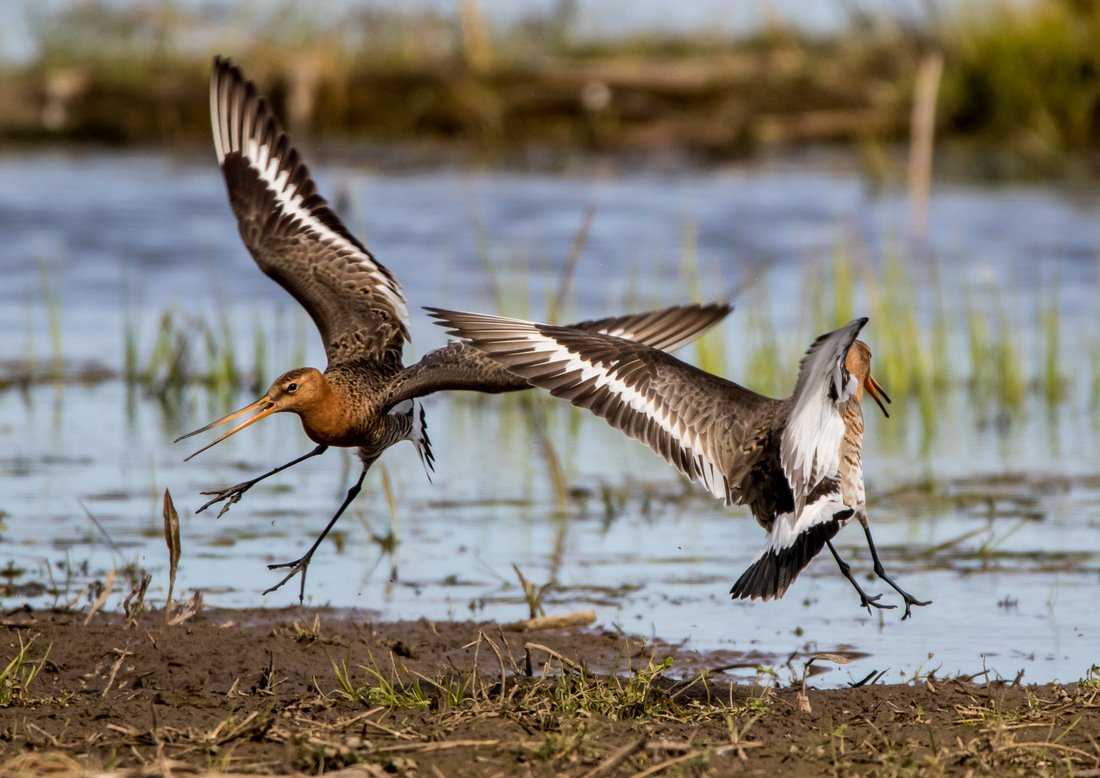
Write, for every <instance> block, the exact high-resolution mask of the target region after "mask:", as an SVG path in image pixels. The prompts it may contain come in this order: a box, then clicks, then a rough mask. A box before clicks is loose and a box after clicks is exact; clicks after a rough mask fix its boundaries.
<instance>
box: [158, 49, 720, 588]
mask: <svg viewBox="0 0 1100 778" xmlns="http://www.w3.org/2000/svg"><path fill="white" fill-rule="evenodd" d="M210 112H211V119H212V123H213V126H214V147H215V149H216V151H217V154H218V162H219V163H220V165H221V169H222V173H223V174H224V175H225V183H226V187H227V188H228V190H229V202H230V205H231V206H232V208H233V213H234V214H235V215H236V217H237V222H238V224H239V226H240V231H241V237H242V238H243V240H244V243H245V245H246V246H247V247H248V250H249V252H251V254H252V257H253V259H255V260H256V264H258V265H259V266H260V269H261V270H263V271H264V272H265V273H267V275H269V276H271V277H272V278H273V279H275V280H276V281H278V282H279V284H281V285H282V286H283V288H285V289H286V290H287V291H288V292H290V294H291V295H293V296H294V298H295V299H296V300H297V301H298V302H299V303H301V304H302V306H303V307H304V308H305V309H306V311H307V312H308V313H309V315H310V316H311V317H312V318H313V321H314V323H315V324H316V325H317V329H318V330H319V331H320V333H321V339H322V340H323V342H324V346H325V354H326V356H327V357H328V367H327V369H326V370H325V371H324V373H322V372H321V371H319V370H316V369H314V368H311V367H303V368H297V369H295V370H291V371H289V372H287V373H284V374H283V375H281V376H279V378H277V379H276V380H275V382H274V383H273V384H271V388H270V389H268V390H267V393H266V394H265V395H264V396H263V397H261V398H260V399H259V400H257V401H256V402H254V403H252V404H250V405H248V406H246V407H244V408H242V409H241V410H239V411H237V412H236V413H231V414H230V415H228V416H226V417H225V418H223V419H219V420H218V421H215V422H213V423H212V424H207V425H206V426H205V427H202V428H201V429H198V430H195V431H194V432H191V433H188V434H187V435H184V436H182V437H180V438H178V439H177V442H178V441H179V440H183V439H184V438H189V437H191V436H192V435H197V434H198V433H200V432H205V431H206V430H209V429H211V428H213V427H216V426H218V425H219V424H224V423H226V422H228V421H232V420H233V419H236V418H238V417H240V416H244V415H246V414H248V413H253V412H254V415H253V416H250V417H249V418H248V419H246V420H245V421H244V422H243V423H241V424H239V425H238V426H236V427H234V428H233V429H231V430H230V431H229V432H227V433H225V434H224V435H222V436H221V437H219V438H218V439H217V440H215V441H213V442H212V443H209V444H208V445H206V446H204V447H203V448H201V449H199V450H198V451H196V452H195V453H194V454H192V455H191V457H193V456H195V455H196V454H199V453H201V452H203V451H205V450H206V449H208V448H210V447H211V446H213V445H215V444H216V443H219V442H221V441H223V440H225V439H226V438H227V437H229V436H230V435H232V434H234V433H235V432H239V431H240V430H242V429H244V428H245V427H247V426H248V425H250V424H253V423H255V422H257V421H259V420H260V419H262V418H264V417H266V416H269V415H271V414H272V413H278V412H280V411H289V412H292V413H297V414H298V415H299V416H300V417H301V420H302V427H303V428H304V429H305V432H306V435H308V436H309V438H310V440H312V441H313V442H314V443H316V444H317V447H316V448H314V449H313V450H312V451H310V452H309V453H308V454H305V455H304V456H301V457H298V458H297V459H295V460H293V461H291V462H287V463H286V464H285V465H281V466H279V467H276V468H274V469H273V470H271V471H269V472H267V473H264V474H263V475H261V476H259V477H257V478H253V479H251V480H248V481H244V482H242V483H239V484H236V485H235V486H230V487H229V488H227V489H223V490H221V491H219V492H207V493H206V494H211V495H213V499H212V500H210V501H209V502H207V503H206V504H205V505H203V506H202V507H201V508H199V510H198V512H201V511H203V510H205V509H206V508H208V507H210V506H211V505H213V504H214V503H217V502H221V501H222V500H224V501H225V505H224V506H223V507H222V509H221V513H219V514H218V515H219V516H221V515H222V514H223V513H225V511H226V510H228V509H229V506H231V505H232V504H233V503H235V502H237V501H238V500H240V499H241V497H242V496H243V495H244V493H245V492H247V491H248V490H249V489H251V488H252V487H253V486H255V485H256V484H257V483H259V482H260V481H262V480H264V479H265V478H268V477H270V476H272V475H275V474H276V473H279V472H282V471H283V470H286V469H287V468H288V467H292V466H294V465H296V464H298V463H299V462H302V461H303V460H306V459H309V458H310V457H314V456H318V455H319V454H322V453H324V452H325V450H327V449H328V447H329V446H346V447H356V448H358V449H359V459H360V461H361V462H362V464H363V471H362V473H360V475H359V479H358V480H357V481H356V483H355V484H354V485H353V486H352V487H351V488H350V489H349V490H348V493H347V496H346V497H345V498H344V502H343V503H342V504H341V505H340V508H339V510H337V511H336V514H335V515H334V516H333V517H332V519H331V520H330V521H329V523H328V525H327V526H326V527H325V529H324V531H323V532H321V534H320V535H319V536H318V538H317V540H316V541H315V542H314V543H313V545H312V546H311V547H310V549H309V550H308V551H307V552H306V553H305V555H303V556H302V557H301V558H299V559H296V560H294V561H293V562H284V563H279V564H273V565H269V566H268V567H269V568H271V569H273V570H274V569H278V568H290V572H289V573H288V574H287V575H286V576H285V577H284V578H283V579H282V580H281V581H279V582H278V583H277V584H275V585H274V586H272V587H271V588H270V589H268V590H266V591H265V592H264V594H267V593H268V592H272V591H274V590H275V589H278V588H279V587H280V586H282V585H283V584H285V583H286V582H287V581H289V580H290V579H291V578H293V577H294V576H295V575H297V574H299V573H301V575H302V585H301V589H300V591H299V599H303V598H304V596H305V578H306V569H307V567H308V566H309V562H310V560H311V559H312V558H313V554H314V552H315V551H316V550H317V548H318V546H320V544H321V541H323V540H324V538H325V536H326V535H327V534H328V532H329V530H331V529H332V527H333V525H335V524H336V522H337V520H338V519H339V518H340V516H341V514H343V512H344V510H345V509H346V508H347V507H348V505H349V504H350V503H351V501H352V500H354V499H355V497H356V496H357V495H358V494H359V491H360V490H361V488H362V486H363V479H364V478H365V477H366V474H367V470H368V469H369V468H370V466H371V465H372V464H373V463H374V461H375V460H377V459H378V457H379V456H381V454H382V452H383V451H385V450H386V449H387V448H389V447H390V446H392V445H393V444H395V443H397V442H399V441H402V440H409V441H412V443H413V445H415V446H416V450H417V453H418V454H419V455H420V459H421V461H422V462H423V464H424V467H425V470H427V471H431V470H432V469H433V461H434V459H433V457H432V452H431V443H430V441H429V439H428V435H427V425H426V422H425V417H424V410H423V408H422V407H421V405H420V402H419V400H418V399H416V398H419V397H422V396H424V395H427V394H431V393H432V392H438V391H441V390H445V389H466V390H472V391H478V392H490V393H498V392H510V391H515V390H518V389H526V388H528V384H527V382H526V381H525V380H523V379H522V378H517V377H516V376H514V375H513V374H511V373H509V372H508V371H507V370H506V369H505V368H503V367H502V366H501V365H500V364H499V363H497V362H496V361H494V360H493V359H491V358H489V357H487V356H485V355H484V354H482V353H481V352H480V351H477V350H476V349H472V348H470V347H469V346H466V345H464V344H462V343H457V342H453V343H449V344H448V345H446V346H444V347H443V348H440V349H436V350H435V351H432V352H429V353H428V354H426V355H425V356H424V357H423V358H422V359H421V360H420V361H419V362H417V363H416V364H414V365H411V366H409V367H405V366H403V365H402V363H401V351H402V348H403V346H404V344H405V341H406V340H408V337H409V333H408V311H407V308H406V304H405V298H404V296H403V295H402V293H401V286H400V284H398V283H397V281H396V280H395V279H394V277H393V275H392V274H391V273H390V271H389V270H387V269H386V268H385V267H383V266H382V265H381V264H379V263H378V262H377V261H375V259H374V257H373V256H371V254H370V252H368V251H367V249H366V248H365V247H364V246H363V244H362V243H360V242H359V241H358V240H356V238H355V237H354V236H353V235H352V234H351V233H350V232H349V231H348V230H347V228H346V227H345V226H344V224H343V222H342V221H340V218H339V217H338V216H337V215H336V214H335V213H334V212H333V211H332V210H331V209H330V208H329V206H328V203H327V202H326V201H325V200H324V198H322V197H321V195H320V194H318V192H317V187H316V186H315V185H314V183H313V180H312V178H311V177H310V174H309V170H308V169H307V168H306V166H305V164H303V162H302V161H301V158H300V156H299V154H298V152H297V150H296V149H295V148H294V147H293V146H292V145H291V143H290V139H289V138H288V137H287V135H286V133H285V132H283V130H282V127H281V126H280V124H279V122H278V120H277V119H276V118H275V115H274V113H272V111H271V109H270V107H269V106H268V104H267V102H266V101H265V100H264V99H263V98H262V97H260V96H259V95H258V94H257V93H256V89H255V87H254V86H253V85H252V84H251V83H250V82H248V81H246V80H245V78H244V76H243V75H242V74H241V71H240V70H239V69H238V68H236V67H235V66H233V65H232V64H231V63H229V62H228V61H227V60H224V59H221V58H216V59H215V60H214V69H213V73H212V75H211V79H210ZM731 310H732V306H730V305H728V304H726V303H714V304H710V305H698V306H678V307H674V308H667V309H665V310H662V311H654V312H650V313H643V314H637V315H634V316H620V317H614V318H607V319H599V320H593V321H587V322H581V323H580V324H576V325H573V326H575V327H578V328H580V329H582V330H589V331H596V332H607V333H614V334H616V335H619V336H621V337H625V338H634V339H637V340H640V341H644V342H646V343H648V344H650V345H652V346H654V347H656V348H661V349H675V348H678V347H679V346H681V345H683V344H685V343H688V342H690V341H692V340H694V339H695V338H697V337H699V335H701V334H702V333H704V332H706V331H707V330H708V329H710V328H711V327H713V326H714V325H715V324H717V323H718V322H719V321H721V320H722V319H723V318H724V317H725V316H726V315H727V314H728V313H729V312H730V311H731ZM191 457H188V459H190V458H191Z"/></svg>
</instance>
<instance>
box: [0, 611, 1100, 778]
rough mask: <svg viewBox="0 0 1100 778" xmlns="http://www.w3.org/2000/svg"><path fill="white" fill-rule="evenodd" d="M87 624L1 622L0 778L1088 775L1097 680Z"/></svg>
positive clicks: (450, 633) (303, 626)
mask: <svg viewBox="0 0 1100 778" xmlns="http://www.w3.org/2000/svg"><path fill="white" fill-rule="evenodd" d="M86 619H87V615H86V614H85V613H80V612H75V611H45V610H43V611H27V610H22V609H19V610H16V611H14V612H9V613H8V614H6V615H5V617H4V618H3V620H2V622H0V625H2V628H3V633H4V634H3V655H4V657H3V658H4V665H5V666H6V667H7V668H8V669H7V670H6V671H5V674H4V678H3V683H2V685H0V692H2V695H3V696H2V698H0V700H2V705H0V766H2V770H0V772H2V774H5V775H14V774H40V773H42V772H45V771H47V770H49V771H52V772H55V773H59V774H71V775H78V774H84V773H89V772H90V773H99V772H105V771H106V772H112V771H115V772H119V771H121V772H125V771H132V770H135V769H138V770H140V771H142V774H145V775H148V774H167V773H168V772H172V771H176V770H184V769H189V770H198V771H212V772H256V773H266V774H293V773H310V774H317V773H321V772H327V771H333V770H339V769H344V768H348V767H349V766H352V765H355V766H356V769H357V770H358V771H359V772H358V773H357V774H365V775H393V774H397V775H444V776H452V775H471V776H474V775H486V776H488V775H534V776H552V775H576V776H581V775H587V774H597V775H637V774H645V775H654V774H679V775H727V774H741V773H745V774H750V773H755V772H757V771H776V770H782V771H783V774H785V775H820V774H824V773H826V772H837V771H840V772H845V773H847V772H851V771H853V770H854V771H856V772H859V773H861V774H866V773H879V772H891V773H892V772H896V771H897V770H906V771H908V772H910V773H913V774H916V773H917V772H919V773H920V774H929V775H941V774H943V775H964V774H969V773H972V772H977V773H980V774H985V773H989V772H996V773H998V774H1036V773H1041V774H1046V773H1051V774H1063V773H1065V774H1068V773H1069V772H1070V771H1071V770H1072V771H1073V773H1074V774H1075V775H1078V776H1080V775H1098V774H1100V682H1098V681H1097V680H1096V679H1095V678H1093V679H1085V680H1083V681H1082V682H1079V683H1077V684H1070V685H1065V686H1062V685H1044V686H1022V685H1017V684H1015V683H1013V682H1012V681H1000V680H998V681H994V680H992V679H988V678H978V679H967V680H964V679H939V678H935V677H924V678H921V679H918V680H916V681H915V682H914V683H911V684H908V685H882V684H876V683H870V684H867V685H864V686H861V687H858V688H846V689H832V690H822V689H815V688H814V683H813V679H812V678H811V679H809V680H808V682H807V683H806V687H805V692H803V689H802V688H801V686H800V684H799V683H798V681H797V680H796V681H795V683H794V684H793V685H792V684H791V683H790V681H789V680H783V679H780V678H777V677H774V676H773V674H771V673H769V672H768V671H766V670H762V671H761V674H760V680H761V682H760V683H757V684H751V685H746V684H738V683H735V682H732V681H729V680H723V675H722V673H721V672H713V670H714V669H715V668H718V667H720V666H722V665H723V664H727V663H728V660H729V657H721V656H711V655H705V654H699V653H697V652H693V651H685V650H678V649H676V648H675V647H669V646H665V645H662V644H660V643H657V644H652V643H649V642H647V641H645V640H644V639H641V638H636V637H632V636H624V635H621V634H619V633H616V632H611V631H608V630H603V629H599V628H571V629H560V630H551V631H545V632H534V633H526V634H519V633H514V632H512V633H508V632H504V631H502V630H501V629H500V627H499V625H496V624H493V623H477V622H431V621H427V620H420V621H407V622H377V621H373V620H372V619H371V617H370V616H369V615H367V614H362V613H355V612H347V611H335V610H327V609H299V608H294V609H287V610H243V611H235V610H234V611H227V610H207V611H203V612H200V613H198V614H197V615H195V616H194V617H193V618H191V619H189V620H188V621H186V622H185V623H183V624H179V625H176V626H171V627H169V626H165V625H164V623H163V613H159V612H152V613H143V614H140V615H139V616H138V617H137V618H136V620H131V623H130V624H129V625H127V624H126V617H125V616H124V615H122V614H111V613H97V614H95V615H94V616H93V617H92V618H91V620H90V622H89V623H88V624H85V623H84V622H85V620H86ZM672 667H675V668H676V670H677V675H678V676H679V677H681V678H684V679H685V680H680V681H678V680H672V679H671V678H668V677H666V674H667V673H668V670H670V669H671V668H672ZM708 668H709V669H710V671H708ZM528 673H530V674H528ZM592 771H598V772H595V773H593V772H592ZM646 771H649V772H646ZM120 774H121V773H120Z"/></svg>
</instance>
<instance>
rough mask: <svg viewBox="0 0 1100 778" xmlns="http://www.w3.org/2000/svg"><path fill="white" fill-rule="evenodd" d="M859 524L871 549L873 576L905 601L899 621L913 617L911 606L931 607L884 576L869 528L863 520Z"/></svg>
mask: <svg viewBox="0 0 1100 778" xmlns="http://www.w3.org/2000/svg"><path fill="white" fill-rule="evenodd" d="M861 523H862V524H863V534H864V535H866V536H867V547H868V548H869V549H871V559H872V561H874V563H875V575H877V576H878V577H879V578H881V579H882V580H884V581H886V583H888V584H890V586H892V587H893V588H894V591H896V592H897V593H898V594H900V595H901V596H902V597H903V598H904V599H905V615H904V616H902V617H901V620H902V621H905V620H906V619H907V618H909V617H910V616H912V615H913V614H912V612H911V611H910V608H911V607H912V606H914V605H931V604H932V601H931V600H925V601H924V602H921V601H920V600H918V599H917V598H916V597H914V596H913V595H911V594H909V592H907V591H905V590H904V589H902V588H901V587H900V586H898V585H897V584H896V583H894V582H893V581H892V580H891V579H890V576H888V575H886V568H885V567H883V566H882V560H880V559H879V558H878V549H876V548H875V541H874V539H873V538H872V537H871V527H870V526H869V525H868V524H867V521H866V520H863V521H862V522H861Z"/></svg>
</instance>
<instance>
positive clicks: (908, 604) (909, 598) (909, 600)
mask: <svg viewBox="0 0 1100 778" xmlns="http://www.w3.org/2000/svg"><path fill="white" fill-rule="evenodd" d="M899 591H900V590H899ZM901 596H902V597H903V598H904V599H905V614H904V615H903V616H902V617H901V620H902V621H905V620H906V619H907V618H909V617H910V616H912V615H913V612H912V611H911V610H910V608H912V607H913V606H914V605H931V604H932V601H931V600H925V601H924V602H921V601H920V600H918V599H917V598H916V597H914V596H913V595H911V594H909V593H908V592H901Z"/></svg>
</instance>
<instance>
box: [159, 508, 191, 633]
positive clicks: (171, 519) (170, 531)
mask: <svg viewBox="0 0 1100 778" xmlns="http://www.w3.org/2000/svg"><path fill="white" fill-rule="evenodd" d="M164 540H165V541H166V542H167V543H168V601H167V602H166V603H165V604H164V623H165V624H169V623H171V621H170V619H171V615H172V590H173V589H175V587H176V567H177V566H178V565H179V561H180V517H179V514H178V513H176V506H175V505H174V504H173V503H172V495H171V494H169V493H168V490H167V489H165V490H164ZM196 596H197V595H196ZM192 615H193V614H192ZM188 618H190V617H188Z"/></svg>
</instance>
